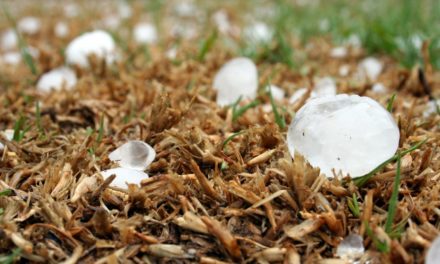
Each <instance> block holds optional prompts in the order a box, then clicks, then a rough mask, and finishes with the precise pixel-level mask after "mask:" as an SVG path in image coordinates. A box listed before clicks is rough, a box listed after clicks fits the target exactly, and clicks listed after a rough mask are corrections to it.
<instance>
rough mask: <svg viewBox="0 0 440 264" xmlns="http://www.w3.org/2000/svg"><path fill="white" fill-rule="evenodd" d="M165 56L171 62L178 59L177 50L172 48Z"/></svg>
mask: <svg viewBox="0 0 440 264" xmlns="http://www.w3.org/2000/svg"><path fill="white" fill-rule="evenodd" d="M165 56H166V57H167V58H168V59H170V60H175V59H176V57H177V48H176V47H172V48H170V49H168V50H167V51H166V52H165Z"/></svg>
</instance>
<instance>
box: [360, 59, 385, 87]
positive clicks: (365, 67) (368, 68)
mask: <svg viewBox="0 0 440 264" xmlns="http://www.w3.org/2000/svg"><path fill="white" fill-rule="evenodd" d="M382 69H383V65H382V62H380V60H378V59H376V58H373V57H369V58H366V59H363V60H362V61H361V63H360V64H359V68H358V70H359V74H360V75H361V76H365V77H367V78H368V79H369V80H370V81H375V80H376V79H377V77H379V75H380V73H381V72H382Z"/></svg>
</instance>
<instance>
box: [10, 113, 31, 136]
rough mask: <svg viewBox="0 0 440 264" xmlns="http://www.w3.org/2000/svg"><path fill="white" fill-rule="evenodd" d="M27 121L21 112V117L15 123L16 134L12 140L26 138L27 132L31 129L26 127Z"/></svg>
mask: <svg viewBox="0 0 440 264" xmlns="http://www.w3.org/2000/svg"><path fill="white" fill-rule="evenodd" d="M25 123H26V117H25V116H24V115H23V114H20V117H19V118H18V120H17V121H15V124H14V135H13V137H12V140H14V141H17V142H19V141H21V140H22V139H23V138H24V136H25V134H26V132H27V131H28V130H29V128H27V129H25Z"/></svg>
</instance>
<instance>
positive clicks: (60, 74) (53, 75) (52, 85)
mask: <svg viewBox="0 0 440 264" xmlns="http://www.w3.org/2000/svg"><path fill="white" fill-rule="evenodd" d="M75 84H76V75H75V72H74V71H72V70H71V69H69V68H67V67H59V68H56V69H53V70H51V71H49V72H46V73H45V74H43V75H42V76H41V77H40V79H39V80H38V83H37V89H38V90H40V91H42V92H50V91H51V90H60V89H62V88H63V87H65V88H67V89H70V88H72V87H73V86H74V85H75Z"/></svg>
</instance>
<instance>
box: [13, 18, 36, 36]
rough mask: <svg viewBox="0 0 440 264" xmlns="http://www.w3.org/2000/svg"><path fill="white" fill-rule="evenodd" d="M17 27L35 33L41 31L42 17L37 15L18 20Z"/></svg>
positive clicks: (30, 33) (22, 30) (24, 31)
mask: <svg viewBox="0 0 440 264" xmlns="http://www.w3.org/2000/svg"><path fill="white" fill-rule="evenodd" d="M17 27H18V30H20V32H23V33H25V34H29V35H33V34H37V33H38V31H40V28H41V22H40V19H38V18H36V17H24V18H22V19H20V21H18V24H17Z"/></svg>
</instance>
